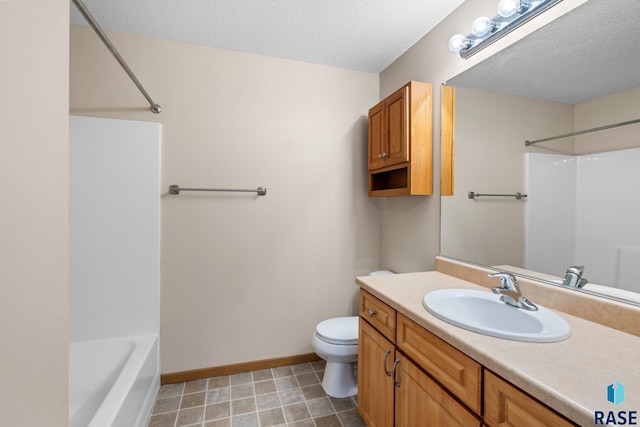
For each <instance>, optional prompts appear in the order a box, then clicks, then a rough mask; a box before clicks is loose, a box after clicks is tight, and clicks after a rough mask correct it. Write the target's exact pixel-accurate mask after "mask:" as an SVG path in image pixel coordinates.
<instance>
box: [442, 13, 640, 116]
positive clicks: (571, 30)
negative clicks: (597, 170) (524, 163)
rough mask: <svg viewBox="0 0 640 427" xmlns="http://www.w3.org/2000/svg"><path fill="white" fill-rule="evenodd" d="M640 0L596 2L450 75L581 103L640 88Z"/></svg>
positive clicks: (461, 82)
mask: <svg viewBox="0 0 640 427" xmlns="http://www.w3.org/2000/svg"><path fill="white" fill-rule="evenodd" d="M638 17H640V0H633V1H629V0H590V1H588V2H586V3H584V4H583V5H581V6H579V7H577V8H576V9H575V10H573V11H571V12H570V13H567V14H566V15H564V16H562V17H560V18H558V19H556V20H555V21H553V22H551V23H550V24H548V25H545V26H544V27H542V28H541V29H539V30H538V31H536V32H534V33H532V34H530V35H529V36H527V37H525V38H524V39H522V40H520V41H519V42H517V43H515V44H514V45H512V46H510V47H508V48H506V49H504V50H502V51H500V52H498V53H497V54H495V55H492V56H491V57H490V58H488V59H486V60H485V61H482V62H481V63H479V64H478V65H476V66H474V67H473V68H470V69H469V70H467V71H465V72H464V73H462V74H460V75H458V76H456V77H454V78H452V79H450V80H449V81H448V82H447V83H449V84H451V85H454V86H464V87H472V88H479V89H484V90H488V91H493V92H505V93H511V94H514V95H522V96H528V97H532V98H539V99H548V100H552V101H558V102H565V103H568V104H577V103H580V102H584V101H587V100H590V99H594V98H598V97H601V96H604V95H608V94H612V93H616V92H621V91H623V90H627V89H631V88H634V87H638V86H640V25H639V24H638Z"/></svg>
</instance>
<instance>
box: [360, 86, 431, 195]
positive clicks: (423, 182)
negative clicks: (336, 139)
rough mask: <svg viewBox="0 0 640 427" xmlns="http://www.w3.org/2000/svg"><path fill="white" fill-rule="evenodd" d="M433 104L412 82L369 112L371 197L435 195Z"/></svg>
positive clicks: (428, 90)
mask: <svg viewBox="0 0 640 427" xmlns="http://www.w3.org/2000/svg"><path fill="white" fill-rule="evenodd" d="M432 103H433V100H432V86H431V84H430V83H422V82H414V81H411V82H409V83H407V84H406V85H404V86H403V87H401V88H400V89H398V90H397V91H396V92H394V93H393V94H391V95H389V96H388V97H387V98H385V99H384V100H382V101H381V102H380V103H378V104H376V105H375V106H374V107H372V108H371V109H370V110H369V137H368V160H369V162H368V163H369V196H371V197H375V196H404V195H430V194H431V193H432V191H433V189H432V114H433V113H432Z"/></svg>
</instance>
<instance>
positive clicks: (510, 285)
mask: <svg viewBox="0 0 640 427" xmlns="http://www.w3.org/2000/svg"><path fill="white" fill-rule="evenodd" d="M489 277H499V278H500V281H501V282H502V286H497V287H495V288H491V292H493V293H494V294H498V295H500V301H502V302H504V303H505V304H508V305H511V306H513V307H517V308H522V309H523V310H528V311H536V310H538V307H537V306H536V305H535V304H534V303H532V302H531V301H529V300H528V299H526V298H525V297H524V296H523V295H522V292H520V284H519V283H518V281H517V280H516V277H515V276H514V275H513V274H511V273H507V272H499V273H493V274H489Z"/></svg>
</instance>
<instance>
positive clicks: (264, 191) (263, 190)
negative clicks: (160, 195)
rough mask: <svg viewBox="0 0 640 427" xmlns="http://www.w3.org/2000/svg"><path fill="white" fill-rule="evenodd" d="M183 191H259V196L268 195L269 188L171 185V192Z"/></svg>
mask: <svg viewBox="0 0 640 427" xmlns="http://www.w3.org/2000/svg"><path fill="white" fill-rule="evenodd" d="M181 191H226V192H233V193H257V194H258V196H266V195H267V188H266V187H258V188H256V189H255V190H250V189H231V188H181V187H180V186H179V185H170V186H169V194H180V192H181Z"/></svg>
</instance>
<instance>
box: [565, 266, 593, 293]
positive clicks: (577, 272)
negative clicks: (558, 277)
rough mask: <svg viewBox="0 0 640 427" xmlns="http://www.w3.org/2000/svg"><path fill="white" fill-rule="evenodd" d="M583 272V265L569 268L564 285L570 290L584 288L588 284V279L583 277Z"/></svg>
mask: <svg viewBox="0 0 640 427" xmlns="http://www.w3.org/2000/svg"><path fill="white" fill-rule="evenodd" d="M583 272H584V266H582V265H574V266H571V267H569V268H567V272H566V273H565V275H564V280H563V281H562V284H563V285H565V286H569V287H570V288H582V287H583V286H584V285H586V284H587V282H588V280H587V279H584V278H583V277H582V273H583Z"/></svg>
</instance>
